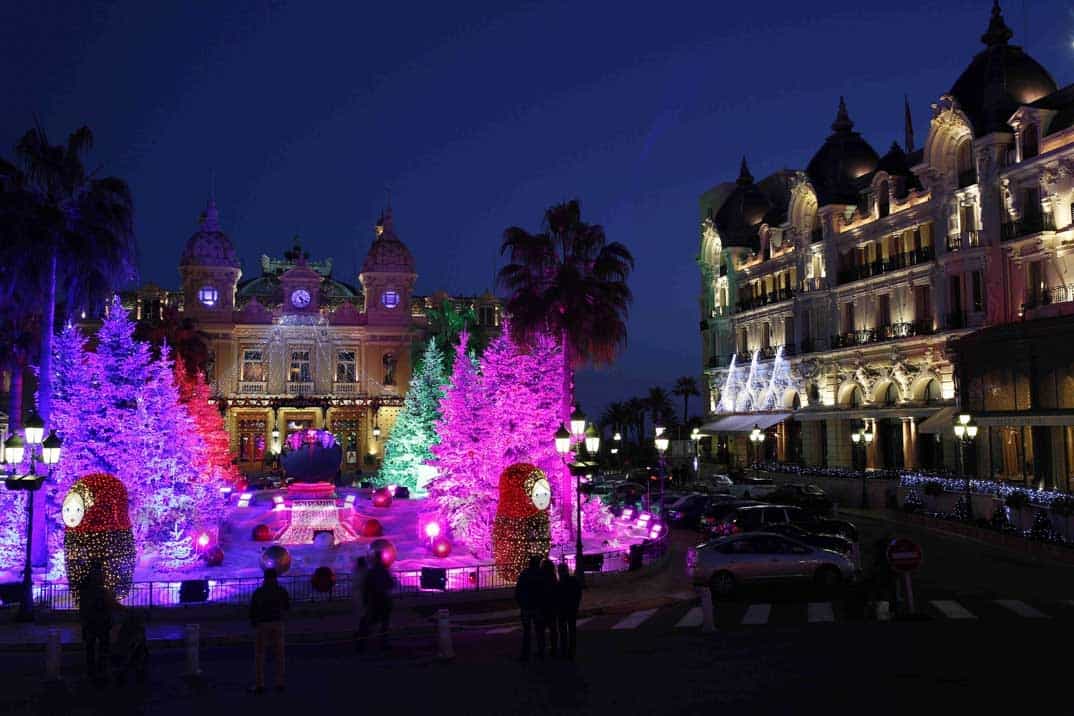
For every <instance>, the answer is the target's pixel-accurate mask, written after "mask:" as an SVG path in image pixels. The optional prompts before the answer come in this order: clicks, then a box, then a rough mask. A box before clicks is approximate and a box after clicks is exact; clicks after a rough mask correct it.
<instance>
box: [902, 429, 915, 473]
mask: <svg viewBox="0 0 1074 716" xmlns="http://www.w3.org/2000/svg"><path fill="white" fill-rule="evenodd" d="M902 464H903V467H904V468H906V469H907V470H913V469H914V468H915V467H917V423H915V422H914V419H913V418H903V419H902Z"/></svg>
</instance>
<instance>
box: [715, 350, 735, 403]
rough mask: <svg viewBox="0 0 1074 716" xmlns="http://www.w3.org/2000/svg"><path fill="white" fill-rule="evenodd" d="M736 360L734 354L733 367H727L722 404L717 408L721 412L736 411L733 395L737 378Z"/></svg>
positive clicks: (732, 358)
mask: <svg viewBox="0 0 1074 716" xmlns="http://www.w3.org/2000/svg"><path fill="white" fill-rule="evenodd" d="M735 358H736V356H735V355H734V354H732V355H731V365H729V366H728V367H727V379H726V380H724V382H723V392H722V393H721V394H720V404H719V406H717V410H718V411H720V412H728V413H733V412H734V411H735V401H734V399H733V396H732V395H731V386H732V385H734V382H733V379H734V376H735Z"/></svg>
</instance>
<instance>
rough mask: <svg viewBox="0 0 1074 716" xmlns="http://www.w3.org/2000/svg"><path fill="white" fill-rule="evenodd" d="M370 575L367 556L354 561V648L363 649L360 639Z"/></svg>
mask: <svg viewBox="0 0 1074 716" xmlns="http://www.w3.org/2000/svg"><path fill="white" fill-rule="evenodd" d="M368 577H369V566H368V564H367V563H366V561H365V557H359V558H358V559H356V560H355V561H354V571H353V572H351V600H352V601H353V603H354V648H355V649H356V650H359V651H360V650H361V648H362V642H361V641H360V637H361V632H362V620H363V619H364V618H365V609H366V605H365V583H366V579H367V578H368Z"/></svg>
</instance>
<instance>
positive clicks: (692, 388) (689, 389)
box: [671, 375, 701, 425]
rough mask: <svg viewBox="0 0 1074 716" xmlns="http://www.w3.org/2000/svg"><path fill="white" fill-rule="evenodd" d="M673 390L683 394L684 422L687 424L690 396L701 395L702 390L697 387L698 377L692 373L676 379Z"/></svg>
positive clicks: (676, 393)
mask: <svg viewBox="0 0 1074 716" xmlns="http://www.w3.org/2000/svg"><path fill="white" fill-rule="evenodd" d="M671 392H672V393H674V394H675V395H679V396H682V424H683V425H685V424H686V423H687V421H688V420H689V404H690V396H692V395H696V396H700V395H701V391H700V390H698V389H697V378H694V377H693V376H692V375H684V376H683V377H681V378H679V379H678V380H677V381H675V387H674V388H672V390H671Z"/></svg>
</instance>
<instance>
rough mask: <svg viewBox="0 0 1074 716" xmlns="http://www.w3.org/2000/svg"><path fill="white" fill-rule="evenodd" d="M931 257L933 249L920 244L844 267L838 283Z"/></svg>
mask: <svg viewBox="0 0 1074 716" xmlns="http://www.w3.org/2000/svg"><path fill="white" fill-rule="evenodd" d="M932 258H933V251H932V247H931V246H922V247H921V248H919V249H914V250H913V251H906V252H903V253H899V254H892V255H891V256H889V257H888V258H886V259H876V260H875V261H869V262H868V263H864V264H858V265H855V266H848V267H844V268H843V270H841V271H840V272H839V283H840V284H845V283H852V282H854V281H862V280H864V279H867V278H872V277H873V276H879V275H881V274H884V273H889V272H891V271H899V270H901V269H904V268H909V267H911V266H917V265H918V264H922V263H925V262H928V261H931V260H932Z"/></svg>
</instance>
